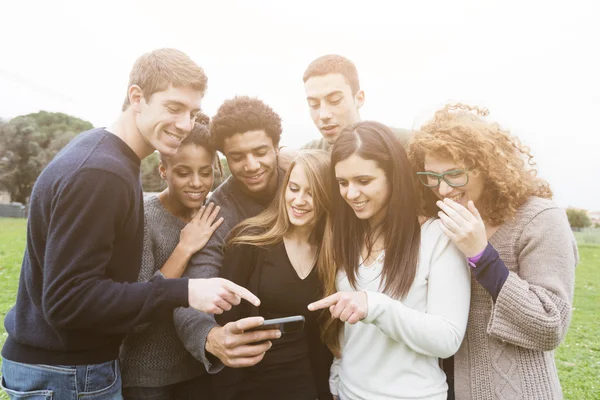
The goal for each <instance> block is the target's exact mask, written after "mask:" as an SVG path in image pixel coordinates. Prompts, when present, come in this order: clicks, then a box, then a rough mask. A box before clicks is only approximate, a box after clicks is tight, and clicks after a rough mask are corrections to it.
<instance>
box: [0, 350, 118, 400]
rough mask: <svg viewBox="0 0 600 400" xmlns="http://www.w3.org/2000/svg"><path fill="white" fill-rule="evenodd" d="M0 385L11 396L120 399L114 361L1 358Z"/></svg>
mask: <svg viewBox="0 0 600 400" xmlns="http://www.w3.org/2000/svg"><path fill="white" fill-rule="evenodd" d="M1 382H2V389H4V391H5V392H6V393H7V394H8V396H9V397H10V398H11V399H27V400H71V399H73V400H77V399H87V400H123V396H122V395H121V371H120V370H119V362H118V361H116V360H115V361H109V362H105V363H102V364H93V365H69V366H67V365H41V364H23V363H19V362H15V361H10V360H6V359H4V360H2V379H1Z"/></svg>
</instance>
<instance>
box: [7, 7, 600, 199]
mask: <svg viewBox="0 0 600 400" xmlns="http://www.w3.org/2000/svg"><path fill="white" fill-rule="evenodd" d="M167 3H168V4H169V5H168V6H167V5H165V4H167ZM0 15H1V16H2V23H1V24H0V38H1V39H0V117H1V118H3V119H10V118H12V117H15V116H17V115H20V114H25V113H30V112H36V111H39V110H47V111H60V112H64V113H67V114H70V115H73V116H76V117H79V118H83V119H86V120H89V121H91V122H92V123H93V124H94V125H96V126H105V125H107V124H109V123H111V122H112V121H113V120H114V119H115V118H116V116H117V115H118V113H119V111H120V106H121V103H122V101H123V98H124V96H125V93H126V86H127V80H128V75H129V71H130V69H131V66H132V65H133V62H134V61H135V59H136V58H137V57H138V56H139V55H141V54H142V53H144V52H146V51H149V50H152V49H155V48H160V47H175V48H178V49H180V50H183V51H185V52H186V53H188V54H189V55H190V57H191V58H193V59H194V60H195V61H196V62H198V63H199V64H200V65H201V66H202V67H203V68H204V69H205V71H206V72H207V75H208V77H209V89H208V92H207V95H206V97H205V100H204V103H203V109H204V110H205V111H206V112H207V113H208V114H209V115H213V114H214V112H215V111H216V109H217V108H218V107H219V105H220V104H221V103H222V102H223V100H225V99H227V98H230V97H233V96H235V95H237V94H240V95H250V96H257V97H259V98H261V99H262V100H264V101H265V102H266V103H267V104H269V105H270V106H271V107H273V108H274V109H275V111H277V112H278V113H279V114H280V115H281V117H282V118H283V126H284V134H283V138H282V143H284V144H287V145H290V146H300V145H301V144H303V143H305V142H306V141H308V140H309V139H313V138H318V137H320V135H319V132H318V131H317V129H316V128H315V127H314V125H313V123H312V121H311V120H310V117H309V114H308V108H307V105H306V100H305V94H304V88H303V83H302V73H303V72H304V69H305V68H306V66H307V65H308V63H309V62H310V61H312V60H313V59H314V58H316V57H318V56H321V55H323V54H328V53H338V54H342V55H344V56H346V57H348V58H350V59H351V60H353V61H354V62H355V64H356V65H357V68H358V71H359V76H360V81H361V86H362V88H363V89H364V90H365V92H366V103H365V106H364V107H363V109H362V112H361V115H362V118H363V119H373V120H378V121H380V122H383V123H386V124H388V125H391V126H395V127H404V128H410V127H413V126H414V127H418V126H419V125H420V124H421V123H422V122H424V121H425V120H426V119H427V118H429V117H430V116H431V115H432V113H433V111H434V110H435V109H437V108H438V107H440V106H442V105H443V104H444V103H445V102H447V101H463V102H468V103H473V104H478V105H481V106H485V107H488V108H489V109H490V111H491V115H490V117H491V118H492V119H495V120H496V121H498V122H500V123H501V124H502V125H503V126H505V127H507V128H509V129H511V131H512V132H513V133H514V134H517V135H519V137H520V138H521V139H522V141H523V142H525V143H526V144H527V145H529V146H530V147H531V148H532V150H533V154H534V156H535V157H536V159H537V161H538V167H539V172H540V175H541V176H542V177H544V178H546V179H547V180H549V181H550V184H551V186H552V188H553V190H554V192H555V200H556V201H557V202H558V203H559V204H560V205H561V206H564V207H566V206H575V207H581V208H587V209H591V210H598V209H600V175H599V173H600V160H599V159H600V128H599V127H598V122H597V120H598V118H597V117H598V115H599V111H600V60H599V57H598V56H599V55H600V22H599V21H600V2H598V1H594V0H590V1H583V0H577V1H569V2H566V1H556V2H554V1H551V0H546V1H522V0H520V1H506V0H505V1H484V0H479V1H444V0H441V1H425V0H421V1H374V0H371V1H364V0H363V1H350V0H345V1H326V0H316V1H315V0H301V1H299V0H297V1H248V0H247V1H224V0H221V1H218V0H216V1H202V2H199V1H192V0H189V1H180V0H171V1H169V2H165V1H149V0H146V1H133V0H131V1H126V0H121V1H112V0H111V1H95V2H91V1H86V0H79V1H59V0H54V1H44V0H37V1H26V0H21V1H10V2H9V1H5V2H2V3H1V5H0Z"/></svg>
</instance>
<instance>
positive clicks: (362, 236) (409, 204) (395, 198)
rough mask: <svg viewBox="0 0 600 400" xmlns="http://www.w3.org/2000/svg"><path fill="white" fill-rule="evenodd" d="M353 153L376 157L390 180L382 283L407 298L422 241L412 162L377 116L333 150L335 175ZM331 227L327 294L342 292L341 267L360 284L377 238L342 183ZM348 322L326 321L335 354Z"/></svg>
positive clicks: (325, 254)
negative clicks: (363, 253)
mask: <svg viewBox="0 0 600 400" xmlns="http://www.w3.org/2000/svg"><path fill="white" fill-rule="evenodd" d="M352 155H357V156H359V157H361V158H363V159H365V160H372V161H374V162H375V163H376V164H377V166H378V167H379V168H381V169H382V170H383V171H384V173H385V176H386V178H387V180H388V185H389V187H390V199H389V202H388V205H387V210H386V215H385V218H384V219H383V222H382V225H381V226H380V227H379V228H378V231H380V232H381V233H382V234H383V237H384V243H385V259H384V262H383V271H382V280H381V281H382V288H381V289H382V291H383V292H385V293H387V294H389V295H390V296H392V297H394V298H402V297H403V296H405V295H406V294H407V293H408V291H409V289H410V287H411V285H412V283H413V281H414V279H415V275H416V271H417V262H418V257H419V248H420V242H421V228H420V225H419V221H418V219H417V201H416V197H415V193H414V189H413V187H414V179H413V175H414V174H413V171H412V168H411V166H410V164H409V162H408V158H407V156H406V152H405V151H404V148H403V147H402V145H401V144H400V142H399V141H398V139H397V138H396V137H395V136H394V134H393V133H392V131H391V130H390V129H389V128H388V127H386V126H385V125H383V124H380V123H378V122H374V121H364V122H359V123H356V124H353V125H350V126H348V127H346V128H345V129H344V131H343V132H342V134H341V135H340V138H339V139H338V140H337V142H336V143H335V145H334V146H333V151H332V153H331V167H330V169H331V176H332V181H333V180H334V179H335V166H336V164H338V163H339V162H340V161H343V160H346V159H348V158H349V157H351V156H352ZM329 227H330V229H326V232H325V238H324V243H325V247H326V249H324V250H323V251H322V252H321V259H320V262H319V265H322V266H326V267H327V268H326V274H325V276H324V278H323V282H324V284H325V290H326V294H327V295H330V294H333V293H335V292H336V287H335V278H336V275H337V271H338V270H344V271H345V272H346V275H347V277H348V280H349V282H350V284H351V285H352V287H356V271H357V269H358V265H359V260H360V250H361V248H362V247H363V245H364V244H366V246H367V252H368V253H369V254H370V253H371V251H372V245H373V239H374V238H373V237H372V236H373V230H372V228H371V227H370V225H369V222H368V221H364V220H360V219H358V218H357V217H356V215H355V214H354V211H353V210H352V208H351V207H350V206H349V205H348V204H347V203H346V201H345V200H344V199H343V198H342V196H341V195H340V190H339V188H338V187H337V185H336V186H332V208H331V213H330V223H329ZM336 321H337V320H336ZM342 326H343V325H342V324H340V323H339V322H337V323H336V322H334V321H333V320H332V319H331V318H328V319H327V321H325V322H324V325H323V339H324V341H325V343H326V344H327V345H328V346H329V348H330V349H331V350H332V351H333V352H334V353H335V354H338V353H339V348H340V345H339V331H340V329H341V327H342Z"/></svg>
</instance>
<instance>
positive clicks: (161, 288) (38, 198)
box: [2, 128, 188, 365]
mask: <svg viewBox="0 0 600 400" xmlns="http://www.w3.org/2000/svg"><path fill="white" fill-rule="evenodd" d="M143 223H144V208H143V196H142V187H141V181H140V159H139V158H138V157H137V155H136V154H135V153H134V152H133V150H132V149H131V148H130V147H129V146H128V145H127V144H126V143H125V142H123V141H122V140H121V139H120V138H118V137H117V136H115V135H113V134H112V133H110V132H108V131H106V130H105V129H103V128H97V129H93V130H91V131H88V132H84V133H82V134H80V135H79V136H77V137H76V138H75V139H74V140H73V141H72V142H71V143H69V144H68V145H67V146H66V147H65V148H64V149H63V150H61V151H60V152H59V153H58V154H57V156H56V157H55V158H54V159H53V160H52V161H51V162H50V164H48V166H47V167H46V168H45V169H44V170H43V171H42V173H41V174H40V176H39V178H38V180H37V181H36V183H35V186H34V188H33V191H32V194H31V199H30V206H29V220H28V223H27V247H26V250H25V255H24V257H23V264H22V267H21V277H20V281H19V290H18V292H17V301H16V304H15V306H14V307H13V308H12V309H11V310H10V311H9V312H8V314H7V315H6V318H5V320H4V326H5V327H6V331H7V332H8V339H7V340H6V343H5V345H4V348H3V349H2V356H3V357H5V358H7V359H9V360H12V361H17V362H23V363H30V364H64V365H74V364H97V363H102V362H106V361H110V360H114V359H116V358H117V357H118V354H119V346H120V345H121V341H122V339H123V338H124V336H125V334H126V333H127V332H128V331H130V330H132V329H133V327H134V326H136V325H138V324H140V323H141V322H145V321H147V320H149V319H150V318H151V317H152V316H153V315H156V313H157V312H158V313H160V314H161V315H163V313H164V315H165V316H166V315H168V314H166V313H170V311H171V309H172V308H173V307H177V306H187V296H188V293H187V280H186V279H179V280H177V279H173V280H165V279H155V280H154V281H152V282H150V283H131V284H130V283H126V282H135V281H137V276H138V272H139V269H140V265H141V258H142V240H143V233H144V232H143V227H144V225H143Z"/></svg>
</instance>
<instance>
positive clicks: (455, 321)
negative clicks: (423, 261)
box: [363, 236, 471, 358]
mask: <svg viewBox="0 0 600 400" xmlns="http://www.w3.org/2000/svg"><path fill="white" fill-rule="evenodd" d="M438 240H439V242H438V245H437V246H436V250H435V254H434V255H433V256H432V260H431V266H430V271H429V279H428V284H427V312H426V313H423V312H419V311H416V310H414V309H411V308H408V307H406V306H405V305H404V304H402V302H401V301H398V300H394V299H392V298H390V297H389V296H387V295H385V294H383V293H377V292H367V296H368V313H367V317H366V318H365V319H364V320H363V322H364V323H371V324H374V325H376V326H377V327H379V328H380V329H381V330H382V331H383V332H384V333H385V334H386V335H387V336H388V337H390V338H391V339H394V340H396V341H399V342H403V343H405V344H406V345H407V346H409V347H410V348H411V349H413V350H414V351H416V352H419V353H422V354H425V355H428V356H434V357H440V358H447V357H450V356H451V355H453V354H454V353H456V351H457V350H458V348H459V347H460V344H461V343H462V339H463V337H464V334H465V330H466V326H467V318H468V314H469V303H470V296H471V287H470V282H471V277H470V274H469V270H468V267H467V266H466V261H465V259H464V256H463V255H462V253H461V252H460V251H459V250H458V249H457V248H456V246H454V245H453V244H451V243H450V241H449V240H447V239H446V238H442V236H440V239H438Z"/></svg>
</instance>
